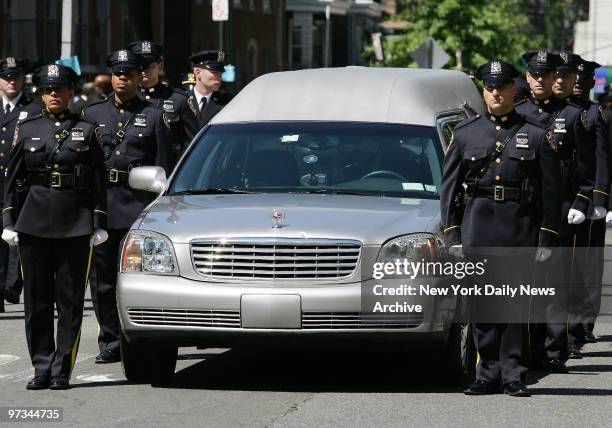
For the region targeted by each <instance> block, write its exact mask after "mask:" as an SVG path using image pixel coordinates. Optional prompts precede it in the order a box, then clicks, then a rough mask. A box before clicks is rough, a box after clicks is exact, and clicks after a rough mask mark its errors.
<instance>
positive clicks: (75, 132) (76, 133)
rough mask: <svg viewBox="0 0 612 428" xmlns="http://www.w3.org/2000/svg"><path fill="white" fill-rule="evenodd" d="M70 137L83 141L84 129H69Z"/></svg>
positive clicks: (73, 139)
mask: <svg viewBox="0 0 612 428" xmlns="http://www.w3.org/2000/svg"><path fill="white" fill-rule="evenodd" d="M70 137H71V138H72V141H85V131H83V130H82V129H81V128H72V131H70Z"/></svg>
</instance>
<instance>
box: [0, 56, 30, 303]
mask: <svg viewBox="0 0 612 428" xmlns="http://www.w3.org/2000/svg"><path fill="white" fill-rule="evenodd" d="M25 66H26V62H25V61H24V60H22V59H20V58H14V57H7V58H5V59H3V60H2V61H0V95H2V111H0V200H2V199H4V172H5V170H6V166H7V164H8V159H9V155H10V153H11V148H12V144H11V143H12V141H13V136H14V134H15V127H16V125H17V122H18V121H20V120H23V119H25V118H27V117H28V115H32V114H34V113H40V108H38V107H37V106H33V105H32V104H31V102H30V100H29V99H28V97H26V96H25V95H24V93H23V91H22V89H23V86H24V79H25V78H24V71H25ZM18 272H19V254H18V251H17V248H16V247H14V248H9V246H8V245H7V244H6V243H5V242H4V241H0V312H4V299H6V301H7V302H9V303H19V294H20V293H21V277H20V275H18Z"/></svg>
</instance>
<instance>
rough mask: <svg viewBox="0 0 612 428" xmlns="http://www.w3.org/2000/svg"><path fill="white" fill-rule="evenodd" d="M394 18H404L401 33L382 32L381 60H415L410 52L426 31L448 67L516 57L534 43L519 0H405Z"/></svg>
mask: <svg viewBox="0 0 612 428" xmlns="http://www.w3.org/2000/svg"><path fill="white" fill-rule="evenodd" d="M401 3H402V4H403V6H404V8H403V10H402V12H400V13H399V14H398V15H397V16H396V19H400V20H403V21H407V22H408V28H407V30H405V32H403V33H402V34H397V35H392V36H388V37H386V38H385V40H384V43H383V47H384V51H385V61H384V62H383V63H382V64H379V65H383V66H388V67H405V66H416V63H415V62H414V60H413V59H412V58H411V56H410V54H411V53H412V52H414V51H415V50H416V49H417V48H418V47H419V46H420V45H421V44H422V43H423V42H424V41H425V40H427V38H428V37H429V36H431V37H433V38H434V39H435V40H436V41H437V42H438V43H439V44H440V45H441V46H442V47H443V48H444V50H445V51H446V53H448V55H449V56H450V57H451V60H450V61H449V63H448V64H447V66H446V67H447V68H457V69H463V70H474V69H476V68H477V67H478V66H479V65H480V64H483V63H485V62H487V61H489V60H492V59H502V60H505V61H508V62H513V63H517V62H518V61H519V60H520V54H521V53H522V52H524V51H526V50H529V49H537V48H539V46H540V43H541V42H542V38H541V37H533V36H531V35H530V34H529V33H530V31H529V30H530V21H529V17H528V16H527V14H526V13H525V8H524V1H523V0H498V1H489V0H403V1H402V2H401Z"/></svg>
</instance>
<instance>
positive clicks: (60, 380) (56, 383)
mask: <svg viewBox="0 0 612 428" xmlns="http://www.w3.org/2000/svg"><path fill="white" fill-rule="evenodd" d="M69 388H70V382H69V381H68V379H66V378H65V377H54V378H53V379H51V385H49V389H56V390H57V389H69Z"/></svg>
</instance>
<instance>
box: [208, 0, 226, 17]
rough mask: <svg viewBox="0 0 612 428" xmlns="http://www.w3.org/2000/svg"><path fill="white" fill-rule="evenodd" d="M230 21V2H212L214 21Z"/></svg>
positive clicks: (223, 0)
mask: <svg viewBox="0 0 612 428" xmlns="http://www.w3.org/2000/svg"><path fill="white" fill-rule="evenodd" d="M228 19H229V0H213V1H212V20H213V21H227V20H228Z"/></svg>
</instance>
